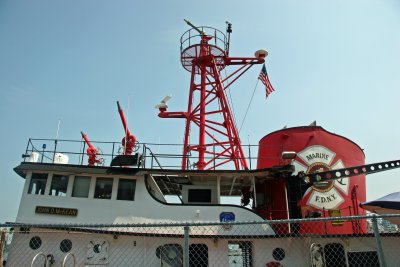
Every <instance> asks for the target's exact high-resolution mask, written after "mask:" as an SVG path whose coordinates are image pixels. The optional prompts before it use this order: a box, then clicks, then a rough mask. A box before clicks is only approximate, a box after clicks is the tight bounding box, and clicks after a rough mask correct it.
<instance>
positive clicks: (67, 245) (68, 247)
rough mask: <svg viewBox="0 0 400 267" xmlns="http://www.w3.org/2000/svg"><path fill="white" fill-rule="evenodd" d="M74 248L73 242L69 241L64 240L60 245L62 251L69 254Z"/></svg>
mask: <svg viewBox="0 0 400 267" xmlns="http://www.w3.org/2000/svg"><path fill="white" fill-rule="evenodd" d="M71 248H72V242H71V240H69V239H64V240H63V241H61V243H60V250H61V251H62V252H65V253H66V252H69V251H70V250H71Z"/></svg>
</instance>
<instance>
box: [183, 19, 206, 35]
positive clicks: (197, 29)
mask: <svg viewBox="0 0 400 267" xmlns="http://www.w3.org/2000/svg"><path fill="white" fill-rule="evenodd" d="M183 20H184V21H185V22H186V23H187V25H189V26H190V27H192V28H193V29H194V30H196V31H197V32H198V33H200V34H201V36H204V35H205V34H204V32H203V31H201V30H200V29H199V28H197V27H196V26H194V25H193V24H192V23H191V22H190V21H188V20H186V19H183Z"/></svg>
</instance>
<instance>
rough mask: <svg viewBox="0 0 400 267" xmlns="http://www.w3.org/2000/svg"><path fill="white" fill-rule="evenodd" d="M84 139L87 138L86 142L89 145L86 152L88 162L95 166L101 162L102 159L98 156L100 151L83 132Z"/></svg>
mask: <svg viewBox="0 0 400 267" xmlns="http://www.w3.org/2000/svg"><path fill="white" fill-rule="evenodd" d="M81 134H82V138H83V140H85V142H86V144H87V145H88V148H87V149H86V153H87V155H88V157H89V158H88V164H89V166H94V165H96V164H99V163H100V162H101V160H100V159H98V158H97V156H98V155H99V151H98V150H97V149H96V148H95V147H94V146H93V145H92V143H91V142H90V141H89V138H88V137H87V136H86V134H84V133H83V132H81Z"/></svg>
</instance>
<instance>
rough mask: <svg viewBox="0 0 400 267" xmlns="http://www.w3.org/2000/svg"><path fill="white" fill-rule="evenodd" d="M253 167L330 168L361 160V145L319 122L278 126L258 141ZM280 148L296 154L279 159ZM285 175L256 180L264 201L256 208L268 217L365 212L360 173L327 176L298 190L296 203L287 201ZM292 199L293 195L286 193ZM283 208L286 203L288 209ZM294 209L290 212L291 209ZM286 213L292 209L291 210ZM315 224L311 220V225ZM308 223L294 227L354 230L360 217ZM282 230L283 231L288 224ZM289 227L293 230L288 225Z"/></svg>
mask: <svg viewBox="0 0 400 267" xmlns="http://www.w3.org/2000/svg"><path fill="white" fill-rule="evenodd" d="M259 144H260V146H259V152H258V159H259V160H258V163H257V168H269V167H272V166H277V165H287V164H293V165H294V166H295V169H296V171H295V173H296V172H298V171H304V172H305V173H312V172H316V171H325V170H334V169H340V168H345V167H351V166H360V165H364V164H365V157H364V153H363V151H362V149H361V148H360V147H359V146H358V145H357V144H355V143H354V142H352V141H351V140H349V139H347V138H345V137H342V136H340V135H336V134H333V133H330V132H328V131H326V130H324V129H323V128H321V127H319V126H306V127H294V128H287V129H283V130H279V131H276V132H273V133H270V134H268V135H266V136H265V137H264V138H262V139H261V140H260V143H259ZM283 151H294V152H296V153H297V156H296V158H295V159H294V160H293V161H292V162H291V161H290V160H283V159H282V157H281V155H282V152H283ZM288 189H290V188H289V187H288V180H287V179H285V178H283V177H282V179H277V180H276V181H275V180H268V181H265V182H263V183H257V184H256V192H257V195H258V194H263V195H264V199H265V200H267V201H266V202H265V203H264V206H262V205H260V206H259V207H258V208H257V209H258V211H260V212H261V213H262V214H264V216H265V218H268V216H269V215H271V218H272V219H288V218H289V217H290V216H292V215H293V214H294V213H296V211H297V212H298V214H299V215H300V217H303V218H306V217H314V216H315V214H320V215H321V217H330V216H337V215H339V214H340V215H341V216H350V215H365V210H363V209H361V208H360V207H359V205H358V204H359V203H361V202H364V201H365V199H366V185H365V175H363V174H361V175H358V176H354V177H351V178H343V179H341V180H334V181H333V180H332V181H329V182H328V181H326V182H321V183H317V184H314V185H313V186H312V187H310V188H308V190H306V191H305V192H303V194H302V195H301V200H300V201H299V202H297V203H290V202H288V199H290V198H291V195H290V194H294V193H296V192H290V190H288ZM292 198H293V195H292ZM288 207H292V208H291V210H288ZM294 211H295V212H294ZM291 213H292V214H291ZM314 224H315V225H314ZM322 224H323V223H319V222H318V223H308V224H307V225H304V227H303V226H302V225H300V229H299V231H301V232H304V233H318V234H325V233H327V234H336V233H346V234H350V233H351V234H353V233H354V234H359V233H363V232H364V233H365V232H366V224H365V222H359V223H357V224H354V225H353V224H352V223H351V222H344V223H342V224H341V223H336V224H333V223H326V224H325V225H322ZM281 230H285V231H284V232H287V231H289V229H281ZM292 230H293V229H292Z"/></svg>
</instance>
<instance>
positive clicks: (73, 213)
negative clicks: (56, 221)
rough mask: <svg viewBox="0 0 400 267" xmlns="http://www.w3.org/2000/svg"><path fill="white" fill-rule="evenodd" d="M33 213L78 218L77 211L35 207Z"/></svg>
mask: <svg viewBox="0 0 400 267" xmlns="http://www.w3.org/2000/svg"><path fill="white" fill-rule="evenodd" d="M35 213H41V214H51V215H62V216H78V209H69V208H57V207H46V206H36V209H35Z"/></svg>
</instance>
